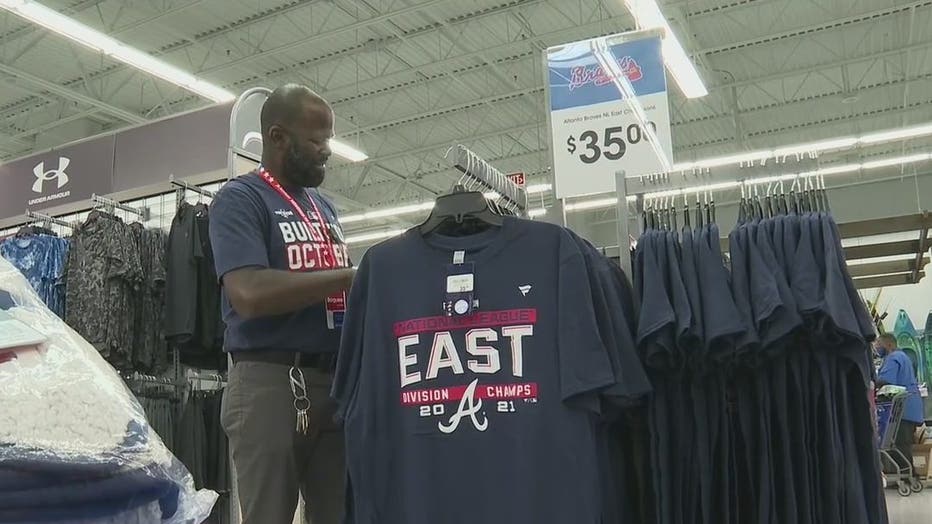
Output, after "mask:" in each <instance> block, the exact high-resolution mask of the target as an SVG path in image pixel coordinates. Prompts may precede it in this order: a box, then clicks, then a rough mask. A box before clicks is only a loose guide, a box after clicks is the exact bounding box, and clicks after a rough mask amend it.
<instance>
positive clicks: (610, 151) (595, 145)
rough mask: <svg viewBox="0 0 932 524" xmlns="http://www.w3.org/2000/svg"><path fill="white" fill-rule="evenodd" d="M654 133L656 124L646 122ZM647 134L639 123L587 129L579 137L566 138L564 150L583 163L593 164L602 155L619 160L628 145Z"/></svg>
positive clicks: (639, 141)
mask: <svg viewBox="0 0 932 524" xmlns="http://www.w3.org/2000/svg"><path fill="white" fill-rule="evenodd" d="M648 125H650V127H651V129H652V130H653V132H654V133H656V132H657V124H655V123H653V122H648ZM648 137H649V135H648V134H647V133H645V132H644V129H643V128H642V127H641V125H640V124H631V125H629V126H615V127H607V128H605V129H602V130H598V129H587V130H586V131H583V132H582V133H581V134H580V135H579V137H578V138H577V137H575V136H573V135H570V136H569V137H568V138H567V139H566V152H567V153H569V154H571V155H577V158H579V160H580V161H581V162H582V163H583V164H595V163H596V162H598V161H599V160H601V159H602V158H603V157H604V158H605V159H607V160H621V159H622V158H624V157H625V154H627V152H628V146H634V145H638V144H640V143H641V141H643V140H647V139H648Z"/></svg>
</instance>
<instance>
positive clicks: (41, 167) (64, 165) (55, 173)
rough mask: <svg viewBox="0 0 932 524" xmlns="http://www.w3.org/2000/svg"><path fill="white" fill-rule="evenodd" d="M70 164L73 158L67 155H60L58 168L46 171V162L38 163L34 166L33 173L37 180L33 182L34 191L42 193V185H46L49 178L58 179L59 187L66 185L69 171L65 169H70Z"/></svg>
mask: <svg viewBox="0 0 932 524" xmlns="http://www.w3.org/2000/svg"><path fill="white" fill-rule="evenodd" d="M69 164H71V159H70V158H68V157H65V156H60V157H58V169H49V170H48V171H46V170H45V162H39V163H38V164H36V167H34V168H32V173H33V174H34V175H36V181H35V182H34V183H33V184H32V191H33V192H35V193H41V192H42V186H43V185H45V182H46V181H47V180H57V183H58V189H61V188H62V187H64V185H65V184H67V183H68V173H65V169H68V165H69Z"/></svg>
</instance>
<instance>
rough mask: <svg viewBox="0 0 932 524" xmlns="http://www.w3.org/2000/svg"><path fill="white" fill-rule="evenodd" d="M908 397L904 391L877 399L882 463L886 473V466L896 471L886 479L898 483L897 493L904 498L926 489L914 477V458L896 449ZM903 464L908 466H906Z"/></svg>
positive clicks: (887, 475)
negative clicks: (905, 455)
mask: <svg viewBox="0 0 932 524" xmlns="http://www.w3.org/2000/svg"><path fill="white" fill-rule="evenodd" d="M908 396H909V393H908V392H906V391H903V392H899V393H896V394H894V395H892V396H884V397H879V398H878V399H877V428H878V430H879V433H880V462H881V464H883V465H884V471H886V470H887V467H886V466H890V469H891V470H893V471H895V473H891V474H886V478H887V480H893V481H895V482H896V491H897V493H899V494H900V496H902V497H908V496H910V495H912V494H913V493H919V492H920V491H922V489H923V488H924V485H923V483H922V481H921V480H919V479H918V478H917V477H915V476H914V475H913V460H912V457H911V456H910V457H904V456H903V453H901V452H900V450H898V449H896V434H897V431H899V427H900V421H901V420H902V419H903V413H904V411H905V410H906V409H905V408H906V398H907V397H908ZM898 459H899V460H898ZM902 464H906V466H903V465H902Z"/></svg>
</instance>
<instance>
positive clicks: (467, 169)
mask: <svg viewBox="0 0 932 524" xmlns="http://www.w3.org/2000/svg"><path fill="white" fill-rule="evenodd" d="M451 155H452V156H451ZM447 158H449V159H450V161H451V162H452V163H453V167H455V168H456V169H458V170H460V171H461V172H462V173H463V174H464V175H466V176H467V177H469V178H470V179H472V180H475V181H476V182H479V183H480V184H482V185H483V186H485V187H486V188H487V189H489V190H490V191H495V192H496V193H498V194H499V195H501V196H502V198H504V199H505V200H506V201H507V202H509V203H511V204H513V205H515V206H517V207H518V209H519V210H520V211H521V212H522V213H523V212H525V211H526V210H527V191H525V190H524V189H522V188H520V187H518V185H517V184H515V183H514V182H512V181H511V180H509V179H508V177H506V176H505V175H504V174H503V173H502V172H501V171H499V170H498V169H496V168H495V167H493V166H492V165H491V164H489V163H488V162H486V161H485V160H483V159H482V157H480V156H479V155H477V154H476V153H473V152H472V151H470V150H469V149H468V148H467V147H466V146H463V145H459V144H457V145H455V146H453V147H452V148H450V151H449V152H448V153H447Z"/></svg>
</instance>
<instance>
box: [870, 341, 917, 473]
mask: <svg viewBox="0 0 932 524" xmlns="http://www.w3.org/2000/svg"><path fill="white" fill-rule="evenodd" d="M877 351H878V353H880V356H882V357H883V365H882V366H881V367H880V373H879V375H878V377H877V379H878V383H877V387H878V388H879V387H883V386H885V385H887V384H892V385H895V386H903V387H905V388H906V393H907V395H908V396H907V397H906V406H905V409H904V412H903V418H902V419H901V421H900V426H899V427H898V428H897V433H896V449H897V450H899V451H900V453H902V454H903V456H904V457H906V460H907V461H908V463H909V464H911V463H912V457H913V440H914V438H915V434H916V427H917V426H919V425H920V424H922V423H923V419H924V417H923V411H922V397H920V396H919V384H918V381H917V380H916V371H915V369H914V368H913V361H912V359H910V358H909V356H908V355H907V354H906V353H904V352H903V351H902V350H901V349H899V348H898V347H897V346H896V337H894V336H893V335H891V334H889V333H883V334H882V335H880V336H879V337H878V338H877ZM896 459H897V463H900V467H905V466H906V464H902V463H901V462H902V461H901V459H900V458H899V457H896ZM913 471H914V472H915V470H913Z"/></svg>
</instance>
